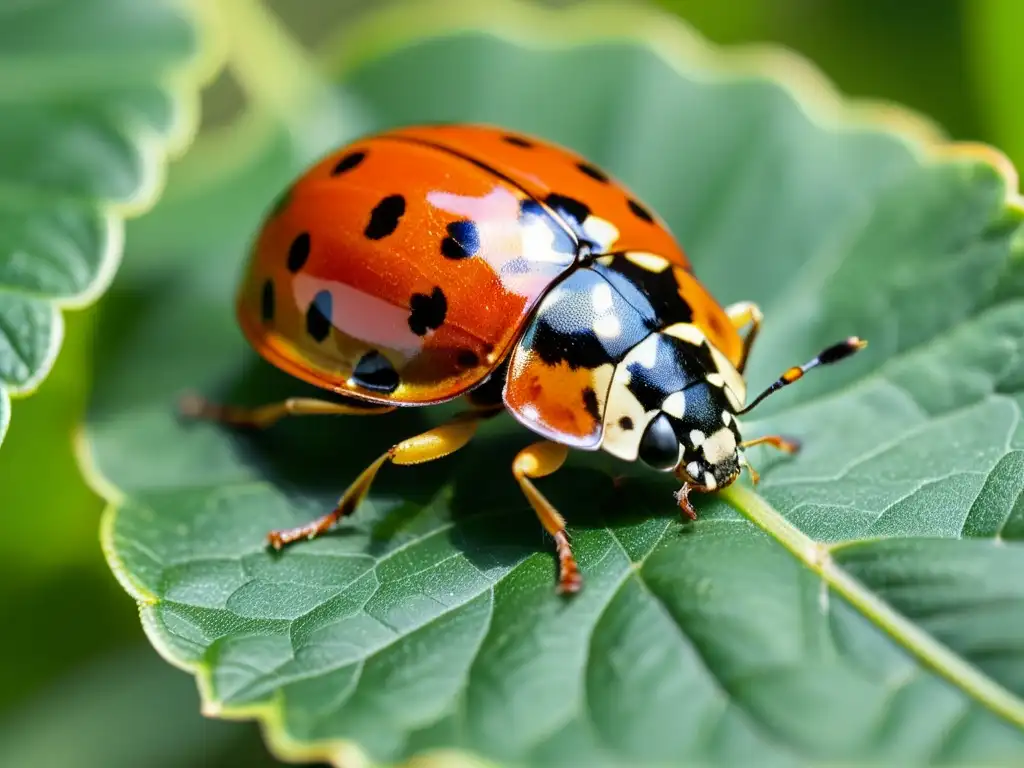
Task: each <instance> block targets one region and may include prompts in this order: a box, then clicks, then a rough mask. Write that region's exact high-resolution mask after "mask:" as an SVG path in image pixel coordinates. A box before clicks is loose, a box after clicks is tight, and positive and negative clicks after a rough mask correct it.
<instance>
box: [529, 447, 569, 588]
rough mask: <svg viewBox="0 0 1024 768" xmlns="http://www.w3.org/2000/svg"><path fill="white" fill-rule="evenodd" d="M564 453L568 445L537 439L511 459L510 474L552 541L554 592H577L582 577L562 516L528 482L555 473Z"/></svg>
mask: <svg viewBox="0 0 1024 768" xmlns="http://www.w3.org/2000/svg"><path fill="white" fill-rule="evenodd" d="M568 455H569V448H568V446H565V445H561V444H559V443H552V442H550V441H548V440H541V441H540V442H537V443H534V444H533V445H529V446H527V447H526V448H524V449H523V450H521V451H520V452H519V454H518V455H517V456H516V458H515V461H513V462H512V474H513V475H515V477H516V481H518V483H519V487H520V488H522V489H523V494H525V496H526V500H527V501H529V502H530V506H531V507H533V510H534V512H536V513H537V517H538V518H539V519H540V523H541V525H543V526H544V530H546V531H547V532H548V533H549V534H551V537H552V538H553V539H554V540H555V550H556V552H557V553H558V591H559V592H560V593H563V594H565V593H570V592H579V591H580V589H581V588H582V587H583V577H582V576H581V575H580V569H579V566H578V565H576V558H575V557H573V554H572V548H571V547H570V546H569V535H568V534H567V533H566V531H565V518H563V517H562V516H561V515H560V514H558V510H557V509H555V508H554V507H553V506H551V502H550V501H548V500H547V499H546V498H544V494H542V493H541V492H540V491H538V490H537V488H536V486H534V484H533V482H531V481H532V479H534V478H538V477H545V476H546V475H550V474H552V473H553V472H556V471H557V470H558V469H559V468H561V466H562V464H564V463H565V458H566V456H568Z"/></svg>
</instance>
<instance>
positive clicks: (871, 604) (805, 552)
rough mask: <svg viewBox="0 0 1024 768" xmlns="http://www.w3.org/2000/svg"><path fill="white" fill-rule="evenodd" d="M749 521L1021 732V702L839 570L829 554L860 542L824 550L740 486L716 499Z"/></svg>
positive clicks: (1023, 707) (900, 642)
mask: <svg viewBox="0 0 1024 768" xmlns="http://www.w3.org/2000/svg"><path fill="white" fill-rule="evenodd" d="M720 495H721V496H722V497H723V498H724V499H725V500H726V501H727V502H728V503H729V504H731V505H732V506H733V507H734V508H735V509H736V510H737V511H739V512H740V513H741V514H742V515H743V516H744V517H746V518H747V519H748V520H750V522H752V523H753V524H754V525H756V526H757V527H758V528H760V529H761V530H763V531H764V532H765V533H767V534H768V535H769V536H771V537H772V538H773V539H775V540H776V541H777V542H778V543H779V544H781V545H782V546H783V547H785V548H786V549H787V550H788V551H789V552H790V553H791V554H792V555H793V556H794V557H796V559H797V560H799V561H800V562H801V563H802V564H803V565H804V566H805V567H806V568H808V569H809V570H810V571H812V572H814V573H816V574H818V576H820V577H821V578H822V579H823V580H824V581H825V583H826V584H828V586H829V587H830V588H831V589H833V590H834V591H835V592H836V593H837V594H839V595H841V596H842V597H843V598H845V599H846V601H847V602H848V603H849V604H850V605H851V606H853V607H854V608H855V609H856V610H857V611H858V612H859V613H860V614H861V615H862V616H864V618H866V619H867V620H868V621H870V622H871V623H872V624H874V625H875V626H877V627H878V628H879V629H881V630H882V631H884V632H885V633H886V634H888V635H889V636H890V637H891V638H892V639H893V640H894V641H895V642H896V643H897V644H898V645H900V646H901V647H902V648H904V649H905V650H906V651H908V652H909V653H910V654H912V655H913V656H914V657H915V658H916V659H917V660H918V661H919V662H921V663H922V664H923V665H924V666H925V667H927V668H929V669H931V670H932V671H934V672H935V673H936V674H938V675H940V676H941V677H943V678H944V679H945V680H947V681H948V682H949V683H951V684H952V685H953V686H955V687H956V688H957V689H958V690H960V691H962V692H963V693H964V694H966V695H967V696H969V697H970V698H971V699H973V700H974V701H976V702H977V703H979V704H980V705H982V706H984V707H986V708H987V709H989V710H990V711H992V712H993V713H995V714H996V715H997V716H999V717H1001V718H1002V719H1004V720H1007V721H1009V722H1010V723H1012V724H1014V725H1016V726H1017V727H1018V728H1024V700H1022V699H1021V698H1020V697H1018V696H1016V695H1014V694H1013V693H1012V692H1010V691H1009V690H1008V689H1006V688H1004V687H1003V686H1001V685H1000V684H999V683H997V682H996V681H995V680H993V679H992V678H991V677H989V676H988V675H986V674H984V673H983V672H981V671H979V670H978V669H977V668H975V667H974V666H973V665H971V664H970V663H968V662H967V661H966V660H964V659H963V658H962V657H960V656H959V655H957V654H956V653H955V652H954V651H953V650H951V649H950V648H949V647H948V646H946V645H944V644H943V643H941V642H939V641H938V640H937V639H935V638H934V637H933V636H932V635H930V634H928V633H927V632H925V631H924V630H923V629H921V628H919V627H917V626H915V625H914V624H913V623H912V622H910V621H909V620H908V619H907V618H906V617H904V616H903V615H902V614H900V613H899V612H898V611H896V610H895V609H894V608H892V607H891V606H890V605H889V604H888V603H887V602H885V601H884V600H882V599H881V598H880V597H878V596H877V595H876V594H875V593H874V592H872V591H871V590H869V589H867V588H866V587H865V586H864V585H863V584H861V583H860V582H859V581H858V580H857V579H856V578H854V577H853V576H852V575H850V574H849V573H848V572H847V571H846V570H845V569H843V568H842V567H841V566H839V565H838V564H837V563H836V561H835V560H834V559H833V557H832V553H833V552H836V551H838V550H839V549H841V548H843V547H848V546H858V545H861V544H863V542H861V541H855V542H852V543H850V542H844V543H842V544H832V545H824V544H821V543H819V542H816V541H814V540H813V539H811V538H810V537H808V536H806V535H805V534H804V533H803V532H802V531H800V530H799V529H798V528H797V527H796V526H794V525H793V524H792V523H790V522H789V521H788V520H786V518H785V517H783V516H782V515H781V514H780V513H779V512H778V511H777V510H775V509H774V508H773V507H772V506H771V505H770V504H769V503H768V502H767V501H765V500H764V499H762V498H761V497H760V496H758V495H757V494H756V493H754V492H753V491H752V490H750V489H748V488H746V487H745V486H743V485H741V484H740V483H734V484H733V485H731V486H730V487H728V488H726V489H725V490H723V491H721V494H720Z"/></svg>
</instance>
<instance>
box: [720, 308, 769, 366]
mask: <svg viewBox="0 0 1024 768" xmlns="http://www.w3.org/2000/svg"><path fill="white" fill-rule="evenodd" d="M725 314H726V316H727V317H728V318H729V321H730V322H731V323H732V327H733V328H735V329H736V330H737V331H738V330H740V329H741V328H745V327H746V326H748V325H749V326H750V330H749V331H748V332H747V335H746V336H745V337H744V338H743V352H742V354H741V356H740V361H739V365H737V366H736V370H738V371H739V372H740V373H743V370H744V369H745V368H746V367H747V358H749V357H750V350H751V349H752V348H753V346H754V341H755V340H756V339H757V334H758V332H759V331H760V330H761V321H762V320H764V313H762V312H761V308H760V307H759V306H757V304H755V303H754V302H752V301H738V302H736V303H735V304H730V305H729V306H728V307H726V308H725Z"/></svg>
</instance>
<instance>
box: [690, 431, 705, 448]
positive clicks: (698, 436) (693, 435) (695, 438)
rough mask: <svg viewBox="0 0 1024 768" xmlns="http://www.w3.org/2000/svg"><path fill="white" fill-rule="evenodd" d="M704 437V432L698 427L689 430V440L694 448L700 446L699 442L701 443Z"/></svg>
mask: <svg viewBox="0 0 1024 768" xmlns="http://www.w3.org/2000/svg"><path fill="white" fill-rule="evenodd" d="M705 439H706V437H705V435H704V433H703V432H701V431H700V430H699V429H691V430H690V442H691V443H693V447H694V448H700V446H701V443H703V442H704V440H705Z"/></svg>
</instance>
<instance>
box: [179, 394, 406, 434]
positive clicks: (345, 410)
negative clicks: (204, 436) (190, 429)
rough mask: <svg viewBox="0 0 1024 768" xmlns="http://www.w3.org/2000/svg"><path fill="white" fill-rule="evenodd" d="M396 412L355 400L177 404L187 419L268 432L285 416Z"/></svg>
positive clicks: (187, 399) (191, 399)
mask: <svg viewBox="0 0 1024 768" xmlns="http://www.w3.org/2000/svg"><path fill="white" fill-rule="evenodd" d="M393 410H395V406H393V405H377V404H371V403H360V402H358V401H355V400H353V401H349V402H343V403H339V402H332V401H330V400H317V399H315V398H311V397H290V398H288V399H287V400H282V401H281V402H279V403H268V404H266V405H259V406H256V407H255V408H245V407H240V406H235V405H218V404H217V403H211V402H209V401H207V400H204V399H203V398H202V397H199V396H198V395H193V394H189V395H185V396H184V397H182V398H181V400H179V401H178V412H179V413H180V414H181V415H182V416H184V417H185V418H189V419H197V420H201V421H217V422H220V423H222V424H230V425H231V426H235V427H248V428H251V429H266V428H267V427H270V426H272V425H274V424H276V423H277V422H278V421H280V420H281V419H283V418H284V417H285V416H371V415H376V414H381V413H388V412H389V411H393Z"/></svg>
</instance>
